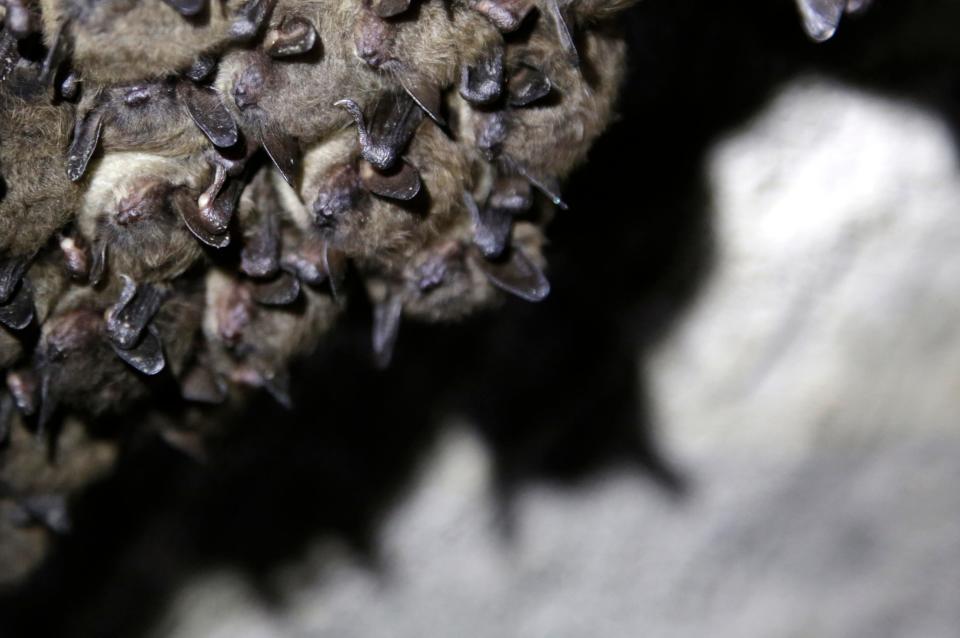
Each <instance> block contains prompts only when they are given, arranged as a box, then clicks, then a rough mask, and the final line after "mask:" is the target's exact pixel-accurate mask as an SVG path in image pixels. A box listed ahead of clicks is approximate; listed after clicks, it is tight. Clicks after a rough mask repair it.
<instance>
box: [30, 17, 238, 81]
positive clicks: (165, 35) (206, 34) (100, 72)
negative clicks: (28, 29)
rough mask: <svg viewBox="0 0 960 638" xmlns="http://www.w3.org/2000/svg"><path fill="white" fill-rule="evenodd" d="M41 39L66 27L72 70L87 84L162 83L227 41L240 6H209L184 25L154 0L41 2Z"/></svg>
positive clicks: (178, 18)
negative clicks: (71, 54)
mask: <svg viewBox="0 0 960 638" xmlns="http://www.w3.org/2000/svg"><path fill="white" fill-rule="evenodd" d="M41 4H42V8H43V14H44V27H45V33H44V36H45V39H46V41H47V42H48V43H50V42H52V40H53V38H54V34H55V33H56V30H57V29H58V28H59V26H60V25H61V24H64V25H66V26H65V29H66V36H67V37H69V38H70V40H71V41H72V44H73V64H74V65H75V66H76V68H77V69H78V70H79V71H80V72H81V74H82V75H83V77H84V78H85V79H87V80H92V81H94V82H98V83H106V84H112V83H123V82H135V81H139V80H146V79H154V78H162V77H164V76H167V75H170V74H172V73H176V72H178V71H182V70H183V69H185V68H187V67H189V66H190V64H191V63H192V62H193V61H194V59H195V58H196V57H197V56H198V55H200V54H201V53H207V52H217V51H219V50H220V49H222V48H223V47H224V46H225V45H226V44H227V42H228V41H229V30H230V24H231V19H232V13H233V11H234V10H235V8H236V7H237V6H239V5H240V4H241V2H240V0H228V1H226V2H224V1H223V0H210V2H209V9H208V10H207V11H206V12H205V13H204V14H201V15H200V16H197V17H196V18H191V19H186V18H184V17H183V16H182V15H180V14H179V13H178V12H177V11H176V10H174V9H173V8H172V7H170V6H169V5H167V4H166V3H164V2H161V1H160V0H101V1H99V2H96V3H88V2H85V1H84V0H42V2H41Z"/></svg>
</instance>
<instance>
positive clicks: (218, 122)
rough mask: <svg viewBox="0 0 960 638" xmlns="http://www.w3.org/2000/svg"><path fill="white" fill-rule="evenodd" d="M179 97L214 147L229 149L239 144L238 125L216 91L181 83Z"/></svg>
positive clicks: (189, 83)
mask: <svg viewBox="0 0 960 638" xmlns="http://www.w3.org/2000/svg"><path fill="white" fill-rule="evenodd" d="M177 97H178V98H179V99H180V100H181V101H183V103H184V104H185V105H186V107H187V112H188V113H190V118H191V119H193V123H194V124H196V125H197V128H199V129H200V130H201V131H203V134H204V135H206V136H207V139H209V140H210V141H211V142H212V143H213V145H214V146H217V147H220V148H229V147H231V146H233V145H234V144H236V143H237V140H238V139H239V135H240V134H239V131H238V130H237V123H236V122H234V121H233V117H231V115H230V112H229V111H227V108H226V107H225V106H224V105H223V102H222V101H221V100H220V94H219V93H217V91H216V90H215V89H212V88H210V87H206V86H199V85H197V84H194V83H193V82H189V81H181V82H178V83H177Z"/></svg>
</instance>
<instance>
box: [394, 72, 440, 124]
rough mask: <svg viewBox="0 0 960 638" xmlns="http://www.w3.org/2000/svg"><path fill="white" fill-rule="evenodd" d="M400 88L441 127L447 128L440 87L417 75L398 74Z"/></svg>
mask: <svg viewBox="0 0 960 638" xmlns="http://www.w3.org/2000/svg"><path fill="white" fill-rule="evenodd" d="M397 79H398V80H399V81H400V86H402V87H403V90H404V91H406V92H407V95H409V96H410V97H411V98H413V101H414V102H416V103H417V106H419V107H420V108H421V109H423V112H424V113H426V114H427V115H429V116H430V119H431V120H433V121H434V122H436V123H437V124H438V125H439V126H440V127H442V128H446V126H447V123H446V121H445V120H444V119H443V116H442V115H441V113H440V112H441V110H442V106H443V99H442V95H441V92H440V87H439V86H437V85H436V84H434V83H433V82H431V81H430V80H428V79H427V78H425V77H423V76H422V75H419V74H417V73H407V72H403V71H401V72H400V73H398V78H397Z"/></svg>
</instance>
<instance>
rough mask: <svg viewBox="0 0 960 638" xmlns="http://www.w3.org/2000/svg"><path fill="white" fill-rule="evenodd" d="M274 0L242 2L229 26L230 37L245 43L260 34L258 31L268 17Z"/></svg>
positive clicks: (274, 2) (248, 0)
mask: <svg viewBox="0 0 960 638" xmlns="http://www.w3.org/2000/svg"><path fill="white" fill-rule="evenodd" d="M274 4H276V0H247V1H246V2H244V3H243V4H242V5H241V6H240V8H238V9H237V12H236V14H235V16H234V19H233V24H231V25H230V37H232V38H234V39H236V40H240V41H245V40H250V39H252V38H254V37H256V35H257V34H258V33H259V32H260V29H261V28H262V27H263V25H264V24H265V23H266V21H267V18H269V17H270V12H271V11H273V5H274Z"/></svg>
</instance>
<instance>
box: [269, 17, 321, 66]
mask: <svg viewBox="0 0 960 638" xmlns="http://www.w3.org/2000/svg"><path fill="white" fill-rule="evenodd" d="M316 44H317V30H316V29H315V28H314V27H313V24H312V23H311V22H310V21H309V20H307V19H306V18H303V17H301V16H296V15H285V16H283V19H281V20H280V25H279V26H278V27H276V28H273V29H270V31H269V32H267V36H266V42H265V44H264V50H265V51H266V52H267V55H269V56H270V57H271V58H288V57H291V56H295V55H302V54H304V53H307V52H308V51H310V50H311V49H313V47H314V46H316Z"/></svg>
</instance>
